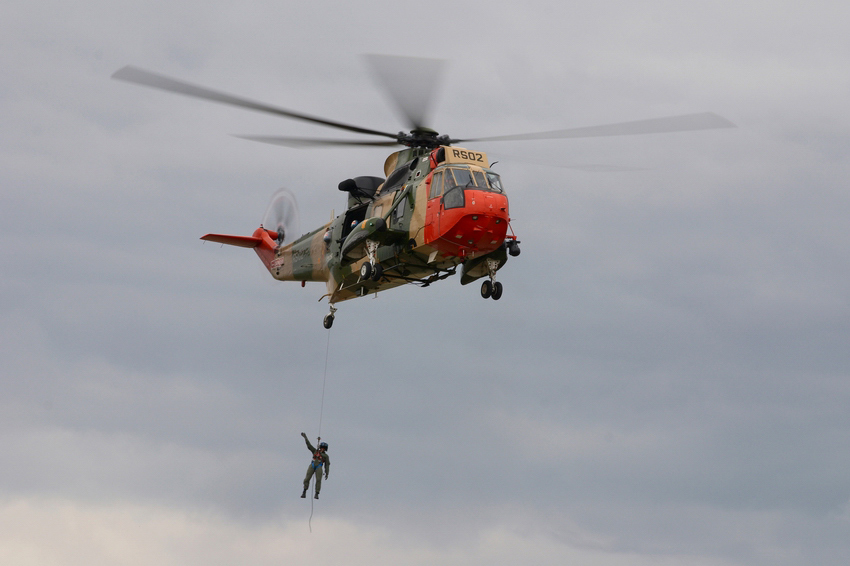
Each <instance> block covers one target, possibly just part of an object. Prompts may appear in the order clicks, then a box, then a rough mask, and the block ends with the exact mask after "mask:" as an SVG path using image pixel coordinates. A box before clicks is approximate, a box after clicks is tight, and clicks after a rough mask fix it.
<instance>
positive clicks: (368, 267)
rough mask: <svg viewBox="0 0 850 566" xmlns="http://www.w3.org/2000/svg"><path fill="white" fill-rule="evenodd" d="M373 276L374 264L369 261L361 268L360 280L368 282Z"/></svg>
mask: <svg viewBox="0 0 850 566" xmlns="http://www.w3.org/2000/svg"><path fill="white" fill-rule="evenodd" d="M371 275H372V264H371V263H369V262H368V261H367V262H366V263H364V264H363V265H361V266H360V279H362V280H366V279H369V277H370V276H371Z"/></svg>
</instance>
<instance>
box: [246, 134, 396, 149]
mask: <svg viewBox="0 0 850 566" xmlns="http://www.w3.org/2000/svg"><path fill="white" fill-rule="evenodd" d="M234 137H237V138H240V139H243V140H251V141H257V142H262V143H270V144H273V145H283V146H286V147H320V146H371V147H378V146H380V147H392V146H394V145H401V144H399V143H398V142H397V141H368V140H331V139H325V138H290V137H285V136H234Z"/></svg>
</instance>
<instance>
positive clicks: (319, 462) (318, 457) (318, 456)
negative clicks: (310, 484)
mask: <svg viewBox="0 0 850 566" xmlns="http://www.w3.org/2000/svg"><path fill="white" fill-rule="evenodd" d="M324 464H325V461H324V460H323V459H322V451H321V450H316V451H315V452H314V453H313V463H312V464H310V465H311V466H313V469H314V470H318V469H319V468H321V467H322V466H323V465H324Z"/></svg>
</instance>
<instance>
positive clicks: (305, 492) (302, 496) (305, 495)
mask: <svg viewBox="0 0 850 566" xmlns="http://www.w3.org/2000/svg"><path fill="white" fill-rule="evenodd" d="M305 497H307V490H306V489H305V490H304V491H302V492H301V499H304V498H305Z"/></svg>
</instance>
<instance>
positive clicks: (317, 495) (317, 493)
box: [316, 491, 319, 499]
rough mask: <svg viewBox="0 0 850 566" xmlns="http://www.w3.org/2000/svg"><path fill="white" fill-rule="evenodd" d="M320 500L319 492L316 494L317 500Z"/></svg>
mask: <svg viewBox="0 0 850 566" xmlns="http://www.w3.org/2000/svg"><path fill="white" fill-rule="evenodd" d="M318 498H319V492H318V491H317V492H316V499H318Z"/></svg>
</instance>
